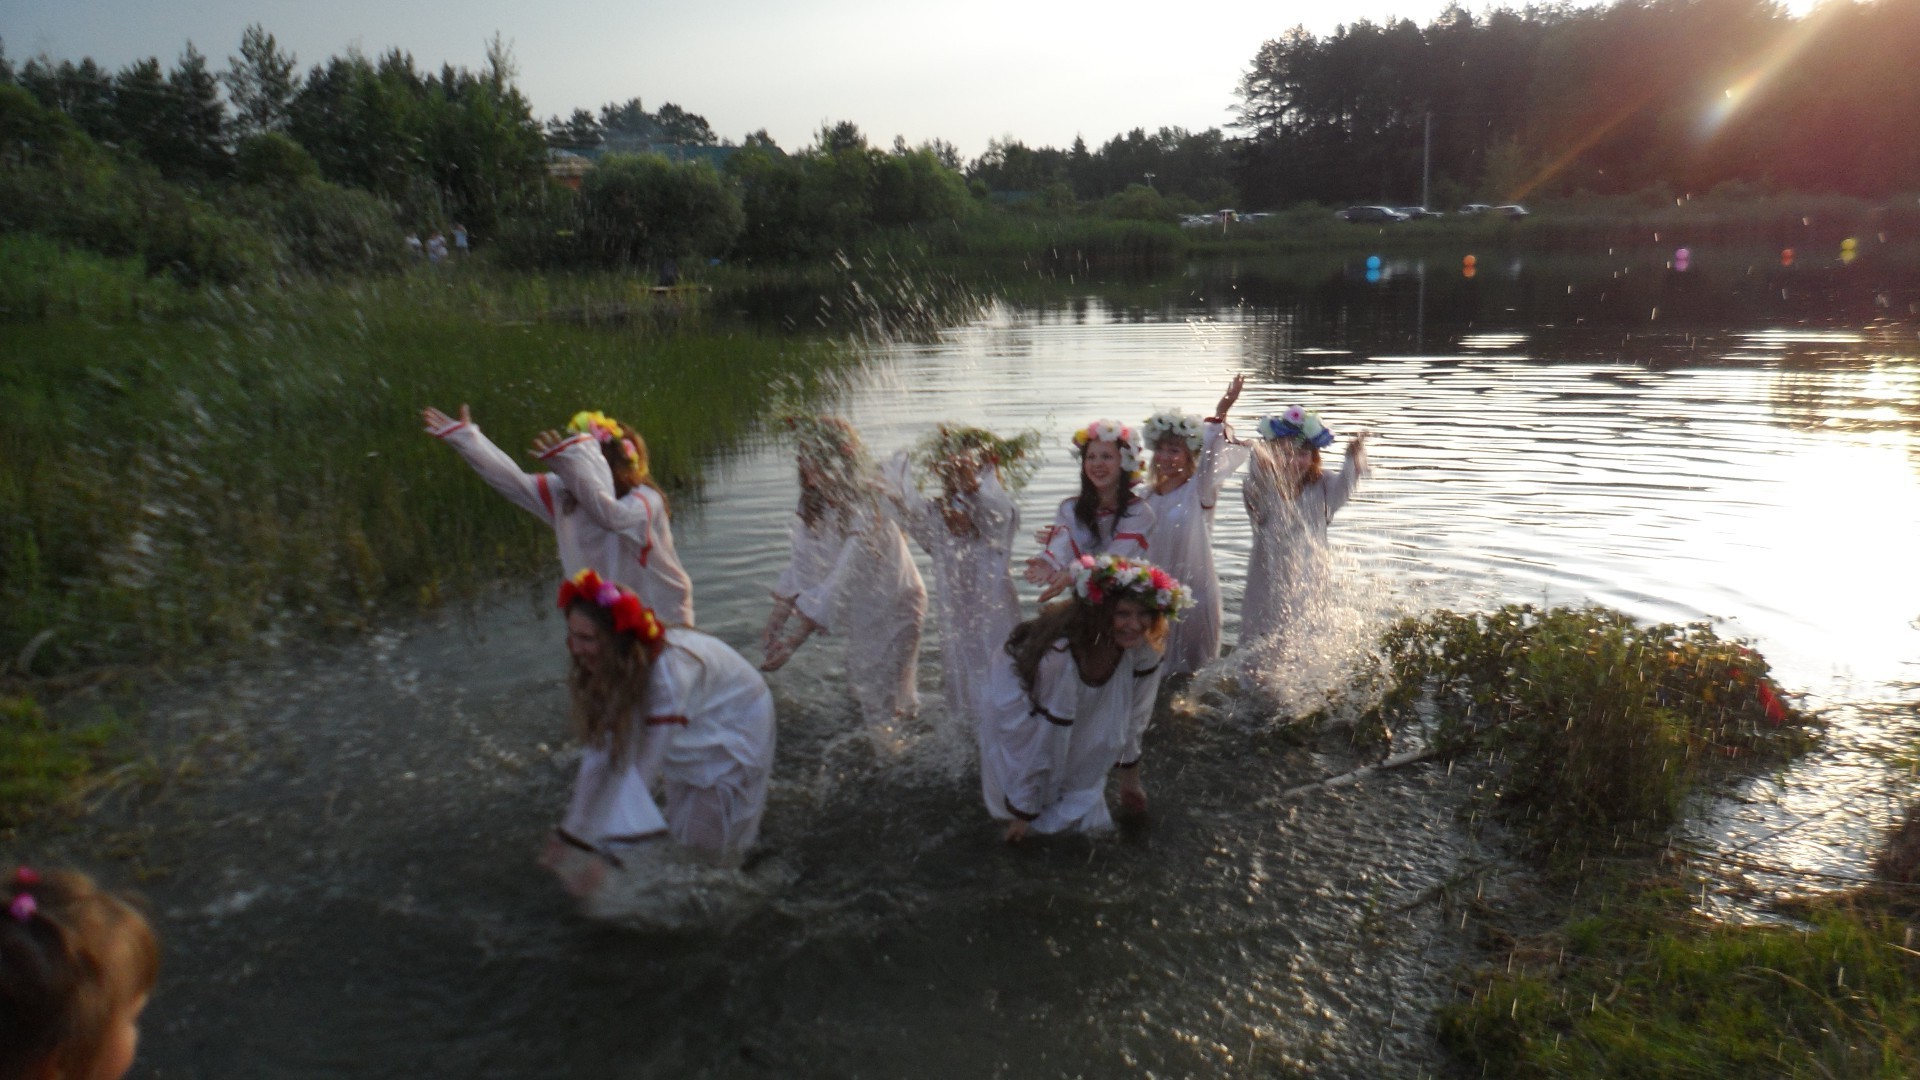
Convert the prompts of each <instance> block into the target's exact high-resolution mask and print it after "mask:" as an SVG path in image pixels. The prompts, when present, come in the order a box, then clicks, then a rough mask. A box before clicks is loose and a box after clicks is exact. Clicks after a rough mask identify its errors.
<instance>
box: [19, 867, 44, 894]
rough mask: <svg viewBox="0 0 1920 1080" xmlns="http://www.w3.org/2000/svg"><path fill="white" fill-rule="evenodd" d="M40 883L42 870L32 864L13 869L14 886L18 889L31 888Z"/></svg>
mask: <svg viewBox="0 0 1920 1080" xmlns="http://www.w3.org/2000/svg"><path fill="white" fill-rule="evenodd" d="M38 884H40V871H38V870H35V869H34V868H33V867H31V866H20V867H16V868H15V869H14V871H13V886H14V888H16V889H30V888H32V887H34V886H35V885H38Z"/></svg>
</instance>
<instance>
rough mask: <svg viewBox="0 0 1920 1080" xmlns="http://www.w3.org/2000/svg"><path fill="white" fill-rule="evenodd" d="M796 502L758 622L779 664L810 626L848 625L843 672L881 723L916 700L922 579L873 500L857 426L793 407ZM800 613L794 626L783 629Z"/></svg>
mask: <svg viewBox="0 0 1920 1080" xmlns="http://www.w3.org/2000/svg"><path fill="white" fill-rule="evenodd" d="M787 423H788V426H789V428H791V429H792V430H793V432H794V434H795V436H796V437H797V440H796V441H797V447H798V457H799V463H800V506H799V509H798V511H797V512H796V514H795V516H794V520H793V525H792V528H791V529H790V531H789V533H788V539H789V542H790V546H791V550H792V557H791V558H790V559H789V560H788V562H787V568H786V569H785V570H784V571H782V572H781V574H780V579H779V580H778V581H777V582H775V583H774V586H773V610H772V612H770V613H769V614H768V615H767V625H766V627H765V628H764V629H763V630H762V631H761V632H760V647H761V649H762V651H763V652H764V653H765V654H766V660H765V662H764V663H762V664H761V665H760V670H762V671H778V670H779V669H780V668H781V666H782V665H784V664H785V663H786V662H787V661H788V660H790V659H792V658H793V654H794V651H795V650H797V649H798V648H800V646H801V645H803V644H805V643H806V641H807V639H808V638H809V637H810V636H812V635H813V633H814V632H815V631H819V632H821V633H833V632H835V631H837V630H844V631H845V632H846V635H847V673H848V676H849V679H850V681H851V682H852V683H853V694H854V698H855V700H857V701H858V702H859V703H860V713H861V716H862V718H863V719H865V721H866V723H867V725H868V727H869V728H871V729H874V730H887V729H890V728H892V727H893V726H894V725H895V723H896V721H898V720H901V719H904V718H906V717H910V716H912V715H913V713H914V711H915V710H916V709H917V708H918V707H919V704H920V695H919V691H918V690H917V689H916V688H915V686H914V683H915V680H916V679H917V678H918V677H919V662H920V621H921V619H922V618H924V617H925V615H926V612H927V587H926V584H925V583H924V582H922V581H921V580H920V571H919V569H918V568H916V567H915V566H914V565H913V554H912V553H911V552H909V551H908V550H907V541H906V538H905V537H904V536H902V535H900V528H899V526H897V525H895V524H894V522H893V519H892V518H891V517H888V516H887V515H886V514H884V513H882V512H881V510H880V507H879V497H880V492H879V486H880V485H879V476H878V475H877V471H876V470H875V469H874V467H873V463H872V461H870V460H869V459H868V457H867V452H866V448H865V447H863V446H862V445H861V444H860V436H859V435H858V434H856V433H855V432H854V430H853V428H852V426H851V425H849V424H848V423H847V422H846V421H845V420H841V419H839V418H837V417H793V418H789V420H788V421H787ZM796 614H797V615H798V617H799V618H798V621H799V626H798V629H796V630H795V631H793V633H791V634H783V632H784V631H785V629H786V626H787V623H788V622H789V620H790V619H791V618H792V617H793V616H795V615H796Z"/></svg>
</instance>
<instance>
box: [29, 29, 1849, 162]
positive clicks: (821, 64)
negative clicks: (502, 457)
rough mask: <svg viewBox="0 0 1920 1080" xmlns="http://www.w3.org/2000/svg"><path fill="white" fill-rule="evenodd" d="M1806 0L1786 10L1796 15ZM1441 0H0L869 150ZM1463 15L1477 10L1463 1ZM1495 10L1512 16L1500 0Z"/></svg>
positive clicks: (1179, 105)
mask: <svg viewBox="0 0 1920 1080" xmlns="http://www.w3.org/2000/svg"><path fill="white" fill-rule="evenodd" d="M1809 2H1811V0H1792V2H1790V3H1789V5H1788V6H1789V9H1790V10H1794V11H1796V12H1799V11H1802V10H1803V9H1804V7H1805V6H1806V4H1807V3H1809ZM1445 6H1446V5H1445V0H1397V2H1395V0H1325V2H1318V3H1316V2H1313V0H1264V2H1253V0H1217V2H1215V3H1210V4H1205V5H1202V7H1200V8H1193V9H1189V8H1185V7H1184V6H1182V5H1180V4H1169V3H1166V2H1164V0H1161V2H1156V3H1141V2H1136V0H1108V2H1106V3H1101V4H1095V3H1088V2H1084V0H1083V2H1079V3H1066V2H1060V0H1027V2H1020V0H975V2H972V3H965V4H959V3H953V4H941V5H932V4H926V3H913V2H911V0H906V2H902V0H813V2H810V3H794V2H791V0H673V2H669V0H548V2H546V3H539V4H533V3H526V2H524V0H522V2H516V3H507V2H504V0H332V2H330V3H314V2H312V0H302V2H300V3H291V2H288V0H197V2H187V0H0V41H3V42H4V44H5V49H6V55H7V56H8V58H10V59H11V60H13V61H14V62H15V63H16V64H18V63H20V62H23V61H24V60H26V59H27V58H29V57H32V56H37V55H42V54H44V55H47V56H50V57H52V58H53V59H55V60H63V59H64V60H75V61H77V60H79V59H81V58H82V57H88V56H90V57H92V58H93V59H94V60H95V61H97V62H99V63H101V64H102V65H104V66H106V67H108V68H110V69H116V70H117V69H119V68H120V67H123V66H125V65H126V64H128V63H130V62H132V61H134V60H137V59H141V58H144V57H148V56H157V57H159V58H160V60H161V61H162V63H163V64H164V65H166V66H169V67H170V66H171V65H172V63H173V61H174V60H175V59H177V58H178V56H179V55H180V53H181V51H182V50H183V49H184V48H185V46H186V44H187V42H189V41H191V42H192V43H193V44H194V45H195V47H197V48H198V49H199V50H200V51H201V52H202V53H204V54H206V56H207V58H208V62H209V66H210V67H211V68H212V69H213V70H215V71H219V70H224V69H225V68H226V66H227V58H228V57H229V56H231V55H234V54H235V53H237V52H238V51H239V44H240V35H241V32H242V31H243V30H244V29H245V28H246V27H247V25H248V24H250V23H256V22H257V23H260V24H261V25H262V26H264V27H265V28H266V29H267V31H268V32H269V33H271V34H273V35H274V37H275V39H276V40H277V41H278V42H279V44H280V47H281V49H282V50H283V51H287V52H291V53H293V54H294V55H295V56H296V57H297V58H298V60H299V62H300V65H301V68H302V69H303V70H304V69H306V68H307V67H310V66H311V65H313V64H315V63H317V62H320V61H323V60H325V59H326V58H327V57H330V56H334V55H337V54H340V53H343V52H345V51H346V50H347V49H349V48H353V47H357V48H359V49H360V50H362V51H363V52H366V53H368V54H369V55H378V54H379V53H382V52H385V51H387V50H388V49H391V48H396V47H397V48H400V49H403V50H405V51H407V52H410V53H412V54H413V58H414V60H415V62H416V64H418V65H419V66H420V67H421V68H423V69H437V68H438V67H439V66H440V65H441V64H442V63H451V64H454V65H455V66H464V67H470V68H473V67H479V66H480V64H481V63H482V61H483V59H484V57H485V55H486V42H487V40H488V39H489V38H491V37H492V36H493V35H494V34H495V33H496V32H497V33H499V34H500V36H501V37H502V38H503V39H504V40H505V41H506V42H507V44H508V45H509V46H510V47H511V49H512V52H513V56H514V58H515V60H516V62H517V64H518V67H519V72H520V75H519V80H518V81H519V86H520V89H521V91H522V92H524V93H525V94H526V95H527V97H528V98H529V99H530V100H531V101H532V103H533V109H534V113H535V115H536V116H538V117H540V118H541V119H545V118H547V117H549V116H552V115H556V114H558V115H562V116H564V115H566V114H567V113H570V112H572V111H573V110H574V109H575V108H586V109H590V110H594V111H598V109H599V107H600V106H601V105H603V104H605V103H607V102H610V101H626V100H628V99H629V98H634V97H638V98H639V99H640V100H641V102H642V103H643V105H644V106H645V107H646V108H647V109H648V110H655V109H658V108H659V107H660V105H661V104H663V103H665V102H673V103H675V104H677V105H679V106H681V107H682V108H685V109H688V110H691V111H692V112H695V113H699V114H700V115H702V116H705V117H706V118H707V120H708V122H709V123H710V124H712V125H713V129H714V131H715V132H716V133H717V134H719V135H720V136H722V137H724V138H729V139H732V140H734V141H736V142H738V141H739V140H740V139H741V138H742V137H744V136H745V135H746V134H747V133H748V132H749V131H754V130H756V129H759V128H765V129H767V131H768V132H769V133H770V134H772V135H773V137H774V140H775V141H776V142H778V143H779V144H780V145H781V146H783V147H786V148H788V149H797V148H799V147H802V146H805V145H807V144H808V143H811V142H812V141H813V136H814V133H815V132H816V131H817V130H819V128H820V126H821V125H822V124H823V123H827V122H836V121H840V120H851V121H853V122H854V123H856V124H858V125H859V126H860V129H861V130H862V131H864V132H866V134H867V137H868V139H869V141H870V142H872V143H874V144H876V145H882V146H884V145H888V144H890V143H891V142H892V141H893V138H894V136H896V135H899V136H904V137H905V138H906V140H907V142H908V143H910V144H915V145H917V144H919V143H921V142H924V141H926V140H929V139H934V138H941V139H945V140H947V141H948V142H951V143H953V144H955V145H956V146H958V147H959V149H960V152H961V154H962V155H963V156H965V157H968V158H972V157H975V156H978V155H979V154H980V153H981V152H982V151H983V150H985V149H986V147H987V141H988V140H989V139H994V138H999V139H1005V138H1007V137H1009V136H1011V137H1013V138H1017V139H1019V140H1020V141H1022V142H1025V143H1026V144H1028V145H1029V146H1047V145H1051V146H1059V147H1065V146H1067V145H1068V144H1070V143H1071V142H1072V141H1073V138H1074V136H1075V135H1076V134H1078V135H1083V136H1085V138H1086V140H1087V142H1088V143H1089V144H1090V145H1093V146H1098V145H1099V144H1101V143H1103V142H1105V141H1106V140H1107V139H1109V138H1111V137H1113V136H1114V135H1116V134H1119V133H1122V132H1125V131H1128V130H1131V129H1132V128H1135V127H1144V128H1146V129H1147V130H1149V131H1152V130H1155V129H1157V128H1160V127H1165V126H1172V127H1184V128H1188V129H1191V130H1204V129H1206V128H1209V127H1226V126H1227V125H1228V124H1230V123H1232V121H1233V118H1234V117H1233V106H1234V105H1235V104H1236V102H1237V98H1236V96H1235V90H1236V88H1237V86H1238V84H1239V80H1240V77H1241V75H1242V74H1243V73H1244V72H1245V71H1246V69H1247V67H1248V65H1249V64H1250V63H1251V61H1252V59H1253V56H1254V54H1255V52H1256V51H1258V49H1259V48H1260V45H1261V43H1262V42H1264V41H1266V40H1268V39H1270V38H1274V37H1277V36H1279V35H1280V34H1282V33H1284V32H1285V31H1286V30H1288V29H1290V28H1292V27H1294V26H1296V25H1299V26H1305V27H1306V28H1307V29H1308V30H1309V31H1312V32H1314V33H1316V34H1321V35H1324V34H1328V33H1331V32H1332V31H1333V30H1334V28H1335V27H1337V26H1339V25H1341V24H1343V23H1351V22H1357V21H1359V20H1360V19H1363V18H1365V19H1372V20H1374V21H1375V22H1381V21H1385V20H1386V19H1388V18H1390V17H1399V16H1404V17H1407V18H1410V19H1413V20H1414V21H1415V22H1416V23H1420V24H1422V25H1424V24H1426V23H1428V22H1430V21H1431V20H1432V19H1433V17H1434V16H1435V15H1437V14H1438V13H1439V12H1440V11H1441V10H1442V9H1443V8H1444V7H1445ZM1467 6H1469V7H1470V8H1472V9H1473V10H1479V7H1478V6H1477V5H1473V4H1469V5H1467ZM1506 6H1514V7H1518V6H1522V5H1521V4H1520V3H1519V2H1518V0H1515V2H1513V3H1510V4H1508V5H1506Z"/></svg>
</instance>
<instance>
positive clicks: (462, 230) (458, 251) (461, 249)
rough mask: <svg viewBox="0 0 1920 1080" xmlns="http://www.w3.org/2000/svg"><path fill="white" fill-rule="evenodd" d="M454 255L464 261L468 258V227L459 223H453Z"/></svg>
mask: <svg viewBox="0 0 1920 1080" xmlns="http://www.w3.org/2000/svg"><path fill="white" fill-rule="evenodd" d="M453 253H454V254H455V255H457V256H459V257H460V258H462V259H464V258H466V257H467V227H466V226H465V225H462V224H460V223H459V222H457V221H456V222H454V223H453Z"/></svg>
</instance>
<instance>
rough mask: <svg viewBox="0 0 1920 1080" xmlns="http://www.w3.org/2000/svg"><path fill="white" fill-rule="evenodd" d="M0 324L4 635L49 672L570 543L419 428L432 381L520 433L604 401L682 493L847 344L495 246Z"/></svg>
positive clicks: (488, 422) (231, 637) (11, 650)
mask: <svg viewBox="0 0 1920 1080" xmlns="http://www.w3.org/2000/svg"><path fill="white" fill-rule="evenodd" d="M0 344H3V347H4V349H5V351H6V352H7V354H8V355H9V356H10V357H12V358H13V361H12V362H11V363H10V364H9V365H8V367H7V369H6V371H5V373H4V375H0V409H4V410H5V416H6V421H5V424H4V425H3V426H0V530H4V535H3V536H0V548H4V550H5V552H6V556H5V560H6V561H5V564H4V567H0V569H3V570H4V578H0V656H3V657H4V658H5V659H6V660H7V661H9V662H10V663H13V664H15V665H16V666H20V667H24V668H26V669H28V670H30V671H31V672H37V673H42V674H44V673H50V672H57V671H62V670H69V669H73V668H76V667H95V666H101V665H125V664H134V665H139V664H146V663H151V662H164V661H178V660H182V659H191V658H193V657H195V656H197V655H200V654H201V653H202V652H203V651H204V650H208V649H213V650H219V649H223V648H227V647H230V646H233V645H235V644H236V643H240V642H246V641H252V640H256V639H258V638H259V637H260V636H261V635H265V637H266V638H267V639H269V640H271V639H273V638H277V637H280V636H285V635H288V634H295V635H298V634H310V633H316V632H319V633H324V632H326V631H329V630H333V629H346V628H355V627H359V626H363V625H365V624H366V623H367V622H368V620H369V619H370V618H371V617H372V616H373V615H374V613H375V612H376V611H377V610H378V609H379V608H380V607H381V606H382V605H385V604H391V603H400V604H417V603H423V602H425V603H430V602H433V601H435V600H436V599H438V598H439V597H441V596H444V595H447V594H449V593H460V592H464V591H467V590H470V589H472V588H474V587H475V586H477V585H478V584H480V583H483V582H486V581H490V580H494V579H497V578H498V577H500V576H503V575H510V574H520V573H525V572H530V571H534V570H537V569H539V568H542V567H545V566H546V565H547V563H549V562H550V561H551V559H552V552H551V550H550V548H551V546H552V545H551V539H550V537H548V536H547V535H546V533H545V531H544V529H542V528H541V527H539V526H538V523H537V522H535V521H534V520H533V519H532V518H530V517H529V516H527V515H525V514H524V513H522V512H520V511H518V510H516V509H514V508H512V507H511V506H509V505H507V504H506V503H505V502H504V501H503V500H501V499H500V498H499V497H498V496H497V495H495V494H494V493H493V492H492V491H491V490H489V489H487V488H486V487H485V486H484V485H483V484H481V483H480V482H478V481H477V480H476V479H475V478H474V477H473V475H472V474H471V472H470V471H469V470H468V469H467V468H466V467H465V466H464V465H463V464H462V463H461V462H460V461H459V460H458V458H457V457H455V456H454V455H453V454H451V453H450V452H448V451H447V450H445V449H444V448H442V447H441V446H439V445H438V444H437V443H436V442H435V441H434V440H432V439H430V438H428V437H426V436H425V435H423V434H421V432H420V427H419V422H418V412H419V409H420V407H421V406H422V405H427V404H437V405H439V406H441V407H442V408H446V409H450V410H451V409H456V408H457V407H458V406H459V405H460V404H461V403H462V402H467V403H470V404H471V405H472V407H473V410H474V415H475V417H476V418H477V419H478V420H479V421H480V423H481V424H482V425H483V426H484V428H485V429H486V430H487V431H488V433H489V434H490V435H491V436H492V437H493V438H494V439H495V441H496V442H498V443H499V444H500V445H501V446H502V447H503V448H505V449H507V450H508V451H509V452H510V453H515V454H518V453H519V452H520V451H521V449H522V448H523V447H525V446H526V445H527V443H528V441H529V440H530V438H531V437H532V435H533V434H534V433H535V432H536V431H538V430H540V429H542V428H546V427H553V426H558V425H560V424H562V423H564V422H565V419H566V417H567V416H569V415H571V414H572V413H573V412H574V411H575V410H577V409H580V408H586V407H599V408H602V409H605V410H607V411H609V412H611V413H614V414H616V415H618V416H621V417H623V418H625V419H627V420H629V421H631V422H632V423H634V424H635V425H637V426H638V427H639V428H640V430H641V431H642V432H644V433H645V434H646V435H647V437H648V439H649V441H650V443H651V446H652V450H653V455H654V461H655V465H656V469H657V471H658V473H659V475H660V477H661V479H662V481H663V483H664V484H665V485H666V486H667V487H668V488H669V490H670V491H672V492H675V493H677V494H681V495H685V494H688V493H691V492H693V491H695V490H696V488H697V485H698V482H699V480H700V468H701V462H702V461H704V460H707V459H708V458H709V457H710V456H711V455H713V454H714V453H716V452H720V451H722V450H724V449H725V448H726V447H728V446H731V445H734V444H736V443H737V442H738V441H739V440H740V439H741V438H742V437H743V436H745V435H746V434H747V433H748V432H749V431H750V430H752V428H753V426H754V425H755V423H756V421H757V419H758V418H759V417H760V416H761V415H762V413H763V411H764V410H765V408H766V405H767V402H768V400H769V399H770V398H771V397H774V396H776V395H780V394H786V395H789V396H801V397H804V396H805V395H806V394H807V393H809V392H810V389H811V387H813V386H814V385H815V384H817V382H818V381H819V380H820V379H822V378H824V377H826V376H828V375H830V374H831V372H833V371H834V370H835V369H836V368H838V367H839V366H840V365H842V364H844V363H846V362H848V356H847V353H846V352H845V351H844V350H842V349H839V348H836V347H835V346H833V345H832V344H831V343H828V342H825V341H823V340H820V339H818V338H809V337H796V336H779V337H775V336H770V335H763V334H756V333H753V332H749V331H745V330H739V329H729V328H727V327H725V326H724V325H721V324H718V323H715V322H712V321H710V320H708V319H707V318H706V317H705V316H704V314H703V313H702V312H701V310H700V304H699V301H698V300H697V299H683V300H680V301H675V302H673V303H669V304H659V303H656V302H655V301H654V299H653V298H652V297H651V296H650V295H649V294H647V293H646V292H645V291H644V290H640V289H637V288H636V287H635V286H634V285H633V284H632V283H631V282H629V281H623V280H621V279H618V278H612V277H602V278H541V277H515V278H495V277H490V276H487V275H481V274H475V275H439V274H432V273H421V274H415V275H411V276H406V277H401V278H393V279H387V280H383V281H377V282H363V283H357V284H351V285H335V286H307V287H302V288H298V289H294V290H289V291H273V292H262V293H254V294H249V295H242V294H239V293H232V292H220V291H208V292H205V293H202V294H200V295H199V296H198V297H196V298H195V299H194V300H193V302H192V305H191V311H190V312H188V313H185V314H181V315H179V316H177V317H173V318H159V319H152V318H126V319H121V320H118V321H113V322H100V321H96V320H92V319H79V318H48V319H42V320H38V321H34V322H27V323H7V324H0ZM23 660H24V661H25V663H24V664H22V663H21V661H23Z"/></svg>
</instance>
